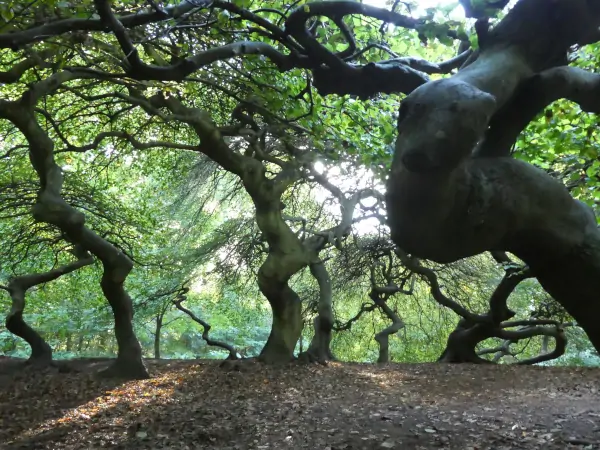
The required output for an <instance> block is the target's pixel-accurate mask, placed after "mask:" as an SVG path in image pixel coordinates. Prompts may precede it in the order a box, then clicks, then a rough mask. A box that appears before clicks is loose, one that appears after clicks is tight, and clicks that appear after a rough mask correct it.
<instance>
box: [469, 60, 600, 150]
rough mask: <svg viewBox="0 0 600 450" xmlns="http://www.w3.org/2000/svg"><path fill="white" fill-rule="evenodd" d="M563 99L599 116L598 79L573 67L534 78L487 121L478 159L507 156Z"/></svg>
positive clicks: (599, 76) (560, 68)
mask: <svg viewBox="0 0 600 450" xmlns="http://www.w3.org/2000/svg"><path fill="white" fill-rule="evenodd" d="M561 98H565V99H568V100H571V101H573V102H575V103H578V104H579V106H580V107H581V109H582V110H584V111H585V112H591V113H596V114H597V113H599V112H600V75H599V74H596V73H590V72H587V71H585V70H582V69H579V68H577V67H568V66H562V67H556V68H553V69H549V70H546V71H544V72H541V73H539V74H536V75H534V76H533V77H531V78H530V79H529V80H527V81H525V82H524V83H523V84H522V86H521V87H520V88H519V89H518V90H517V92H516V93H515V95H514V97H513V99H512V100H511V101H510V102H509V103H508V104H507V105H506V106H505V107H504V108H502V109H501V110H500V111H499V112H498V113H497V114H496V115H495V116H494V117H493V118H492V120H491V122H490V129H489V130H488V131H487V133H486V135H485V139H484V140H483V142H482V143H481V145H480V146H479V148H478V149H477V150H476V154H477V155H478V156H484V157H495V156H508V155H509V154H510V151H511V148H512V146H513V145H514V143H515V141H516V140H517V138H518V136H519V134H520V133H521V131H523V130H524V129H525V127H526V126H527V125H528V124H529V123H530V122H531V121H532V120H533V119H534V118H535V116H537V115H538V114H539V113H540V112H542V111H543V110H544V108H546V107H547V106H548V105H550V104H551V103H552V102H554V101H556V100H559V99H561Z"/></svg>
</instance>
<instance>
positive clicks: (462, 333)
mask: <svg viewBox="0 0 600 450" xmlns="http://www.w3.org/2000/svg"><path fill="white" fill-rule="evenodd" d="M491 336H492V334H491V333H490V327H489V326H486V325H484V324H472V323H469V321H467V320H466V319H461V320H460V321H459V322H458V325H457V326H456V328H455V329H454V331H452V333H450V336H448V342H447V344H446V349H445V350H444V352H443V353H442V355H441V356H440V357H439V359H438V361H439V362H447V363H473V364H492V362H491V361H488V360H487V359H485V358H481V357H480V356H479V355H478V354H477V350H476V348H477V344H479V343H480V342H481V341H484V340H485V339H487V338H489V337H491Z"/></svg>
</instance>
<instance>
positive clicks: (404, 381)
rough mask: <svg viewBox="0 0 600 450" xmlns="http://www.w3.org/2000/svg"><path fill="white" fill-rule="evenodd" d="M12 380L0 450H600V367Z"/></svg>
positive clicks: (250, 371) (191, 367) (84, 366)
mask: <svg viewBox="0 0 600 450" xmlns="http://www.w3.org/2000/svg"><path fill="white" fill-rule="evenodd" d="M72 363H73V364H76V365H77V366H78V368H79V369H80V372H71V373H59V372H58V371H57V370H46V371H42V372H40V371H34V370H26V371H22V370H21V371H16V370H14V369H15V364H17V362H16V361H15V360H10V359H8V358H1V357H0V448H1V449H97V448H122V449H222V450H226V449H316V450H336V449H430V448H450V449H461V450H465V449H472V450H474V449H481V450H482V449H494V450H502V449H566V448H588V449H592V448H600V392H599V390H600V370H598V369H583V368H541V367H516V366H485V367H484V366H473V365H447V364H390V365H385V366H373V365H366V364H347V363H331V364H329V365H327V366H320V365H300V364H290V365H286V366H282V367H265V366H263V365H261V364H259V363H252V362H245V363H243V364H241V365H239V366H233V367H232V366H227V367H220V366H219V362H218V361H204V360H202V361H173V360H172V361H169V360H160V361H157V360H148V361H147V365H148V368H149V370H150V372H151V374H152V378H151V379H149V380H145V381H134V382H126V383H123V382H116V381H108V380H102V379H99V378H98V377H97V376H96V375H95V373H96V372H97V370H98V369H99V368H100V367H101V366H102V365H106V364H107V363H106V361H90V360H77V361H73V362H72Z"/></svg>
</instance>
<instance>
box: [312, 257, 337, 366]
mask: <svg viewBox="0 0 600 450" xmlns="http://www.w3.org/2000/svg"><path fill="white" fill-rule="evenodd" d="M309 267H310V273H311V274H312V276H313V277H314V278H315V279H316V280H317V283H318V284H319V306H318V311H317V316H316V317H315V319H314V321H313V325H314V330H315V332H314V335H313V338H312V340H311V342H310V346H309V347H308V349H307V350H306V353H305V356H306V357H307V358H308V360H309V361H316V362H321V363H322V362H326V361H333V360H335V356H334V355H333V353H332V351H331V339H332V334H333V291H332V288H331V279H330V277H329V273H328V272H327V268H326V267H325V264H324V263H323V261H319V262H316V263H312V264H311V265H310V266H309Z"/></svg>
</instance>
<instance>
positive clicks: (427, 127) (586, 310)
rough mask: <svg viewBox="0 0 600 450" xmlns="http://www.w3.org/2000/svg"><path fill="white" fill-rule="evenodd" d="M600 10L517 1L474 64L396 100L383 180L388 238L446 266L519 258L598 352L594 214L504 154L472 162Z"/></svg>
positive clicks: (572, 3)
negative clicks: (489, 255) (494, 128)
mask: <svg viewBox="0 0 600 450" xmlns="http://www.w3.org/2000/svg"><path fill="white" fill-rule="evenodd" d="M599 24H600V4H597V3H596V2H588V1H585V0H557V1H554V2H551V4H549V3H548V2H546V1H542V0H521V1H520V2H519V3H518V4H517V5H516V6H515V7H514V8H513V9H512V10H511V12H510V13H509V14H508V15H507V17H506V18H505V19H503V21H502V22H501V23H500V24H499V25H498V26H497V27H496V28H495V29H494V31H493V32H492V33H491V34H490V35H489V36H488V39H486V45H485V46H484V47H483V48H482V49H481V54H480V55H479V57H478V58H477V60H476V61H475V62H473V63H472V64H471V65H469V66H467V67H466V68H465V69H463V70H461V71H459V72H458V73H457V74H456V75H454V76H452V77H450V78H448V79H444V80H437V81H433V82H430V83H427V84H425V85H423V86H421V87H419V88H418V89H416V90H415V91H413V92H412V93H411V94H410V95H409V96H408V97H407V98H406V99H405V100H404V101H403V102H402V106H401V109H400V117H399V122H398V128H399V137H398V140H397V142H396V151H395V154H394V160H393V163H392V175H391V176H390V177H389V181H388V193H387V204H388V213H389V221H390V228H391V232H392V238H393V240H394V241H395V242H396V244H397V245H398V246H399V247H401V248H402V249H404V250H405V251H407V252H408V253H411V254H413V255H415V256H418V257H421V258H427V259H431V260H434V261H437V262H440V263H447V262H452V261H456V260H458V259H462V258H465V257H469V256H473V255H476V254H479V253H482V252H484V251H488V250H492V251H494V250H497V251H510V252H512V253H514V254H516V255H517V256H518V257H519V258H521V259H522V260H524V261H525V262H526V263H527V265H528V266H529V267H530V268H531V270H532V272H533V273H534V274H535V276H536V277H537V279H538V280H539V281H540V283H541V285H542V286H543V287H544V289H546V291H548V292H549V293H550V295H552V296H553V297H554V298H555V299H556V300H557V301H558V302H559V303H561V304H562V305H563V306H564V308H565V309H566V310H567V311H568V312H569V314H571V315H572V316H573V317H574V318H575V319H576V320H577V322H578V323H580V325H581V326H582V328H583V329H584V330H585V332H586V333H587V335H588V337H589V338H590V340H591V341H592V343H593V345H594V346H595V347H596V349H597V350H600V323H599V322H598V321H597V319H596V318H597V317H600V301H598V292H600V232H599V231H598V228H597V223H596V218H595V217H594V214H593V213H592V212H591V210H590V209H589V208H588V207H587V206H585V205H584V204H582V203H581V202H579V201H577V200H574V199H573V198H572V197H571V196H570V194H569V193H568V191H567V190H566V188H565V187H564V186H563V185H562V184H561V183H560V182H559V181H557V180H555V179H553V178H552V177H551V176H549V175H548V174H546V173H545V172H543V171H541V170H538V169H536V168H534V167H533V166H531V165H529V164H526V163H524V162H521V161H517V160H513V159H510V158H506V157H495V158H486V157H478V158H473V157H471V154H472V152H473V150H474V149H475V148H476V145H477V144H478V143H480V142H482V139H483V138H484V136H485V134H486V131H487V128H488V124H489V123H490V120H491V118H492V117H493V116H494V115H495V114H496V112H498V111H501V110H502V108H503V107H504V106H505V105H507V104H509V103H510V101H511V99H512V98H513V97H514V96H515V95H517V94H518V87H519V86H520V85H521V84H522V83H524V82H525V81H526V80H528V79H530V78H531V77H532V76H533V75H534V74H535V73H537V72H539V71H541V70H546V69H549V68H551V67H554V66H556V65H560V64H564V63H565V60H566V54H567V51H568V49H569V47H570V46H572V45H574V44H576V43H586V42H593V39H594V36H597V35H598V31H597V29H598V25H599Z"/></svg>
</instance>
